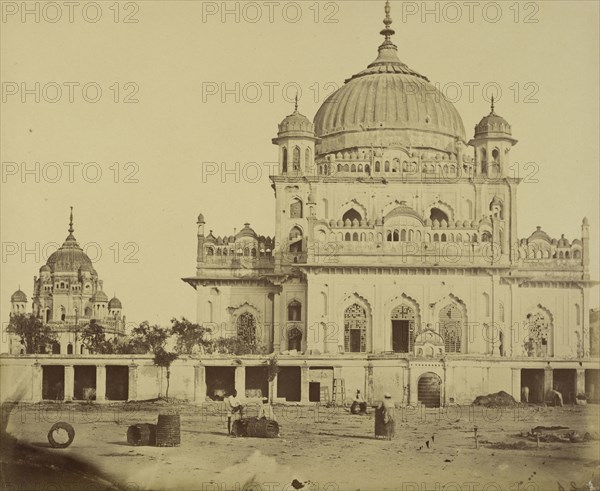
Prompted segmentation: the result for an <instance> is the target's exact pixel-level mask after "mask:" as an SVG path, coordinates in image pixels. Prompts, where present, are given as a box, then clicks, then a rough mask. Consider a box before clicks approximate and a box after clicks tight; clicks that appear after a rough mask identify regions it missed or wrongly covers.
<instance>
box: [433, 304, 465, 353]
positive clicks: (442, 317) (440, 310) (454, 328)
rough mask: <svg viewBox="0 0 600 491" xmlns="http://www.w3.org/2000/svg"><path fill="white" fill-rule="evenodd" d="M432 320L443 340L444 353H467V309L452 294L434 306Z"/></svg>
mask: <svg viewBox="0 0 600 491" xmlns="http://www.w3.org/2000/svg"><path fill="white" fill-rule="evenodd" d="M434 319H435V320H436V322H437V329H438V333H439V334H440V336H442V338H443V339H444V347H445V351H446V353H467V348H468V346H467V339H468V336H467V326H468V318H467V308H466V306H465V303H464V302H463V301H462V300H461V299H460V298H458V297H456V296H455V295H453V294H452V293H450V294H449V295H447V296H446V297H443V298H442V299H440V300H438V301H437V302H436V303H435V305H434Z"/></svg>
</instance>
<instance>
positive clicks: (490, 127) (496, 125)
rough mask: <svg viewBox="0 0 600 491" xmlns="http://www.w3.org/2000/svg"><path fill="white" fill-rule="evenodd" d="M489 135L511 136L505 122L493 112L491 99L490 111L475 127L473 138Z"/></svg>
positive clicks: (508, 126)
mask: <svg viewBox="0 0 600 491" xmlns="http://www.w3.org/2000/svg"><path fill="white" fill-rule="evenodd" d="M490 134H497V135H508V136H512V132H511V128H510V125H509V124H508V123H507V122H506V120H505V119H504V118H503V117H502V116H499V115H497V114H496V113H495V112H494V98H493V97H492V110H491V111H490V113H489V114H488V115H487V116H485V117H484V118H483V119H482V120H481V121H479V124H478V125H477V126H475V138H477V137H478V136H489V135H490Z"/></svg>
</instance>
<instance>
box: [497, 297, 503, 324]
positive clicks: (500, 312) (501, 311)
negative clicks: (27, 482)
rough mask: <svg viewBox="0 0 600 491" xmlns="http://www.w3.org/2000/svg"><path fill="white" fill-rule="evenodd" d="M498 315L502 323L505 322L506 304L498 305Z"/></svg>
mask: <svg viewBox="0 0 600 491" xmlns="http://www.w3.org/2000/svg"><path fill="white" fill-rule="evenodd" d="M498 315H499V317H500V322H504V304H503V303H502V302H500V303H499V304H498Z"/></svg>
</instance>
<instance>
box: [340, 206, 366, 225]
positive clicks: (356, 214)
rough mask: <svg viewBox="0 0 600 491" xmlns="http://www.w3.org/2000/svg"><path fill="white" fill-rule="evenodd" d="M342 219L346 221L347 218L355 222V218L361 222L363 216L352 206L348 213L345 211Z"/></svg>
mask: <svg viewBox="0 0 600 491" xmlns="http://www.w3.org/2000/svg"><path fill="white" fill-rule="evenodd" d="M342 220H343V221H344V222H346V220H350V221H351V222H353V221H354V220H358V222H359V223H360V222H361V220H362V216H361V214H360V213H359V212H358V211H356V210H355V209H354V208H350V209H349V210H348V211H347V212H346V213H344V216H343V217H342Z"/></svg>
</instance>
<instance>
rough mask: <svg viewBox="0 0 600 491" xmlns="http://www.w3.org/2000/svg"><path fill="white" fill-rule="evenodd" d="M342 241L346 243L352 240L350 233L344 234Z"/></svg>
mask: <svg viewBox="0 0 600 491" xmlns="http://www.w3.org/2000/svg"><path fill="white" fill-rule="evenodd" d="M344 240H345V241H346V242H350V241H351V240H352V235H350V232H346V235H345V236H344Z"/></svg>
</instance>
